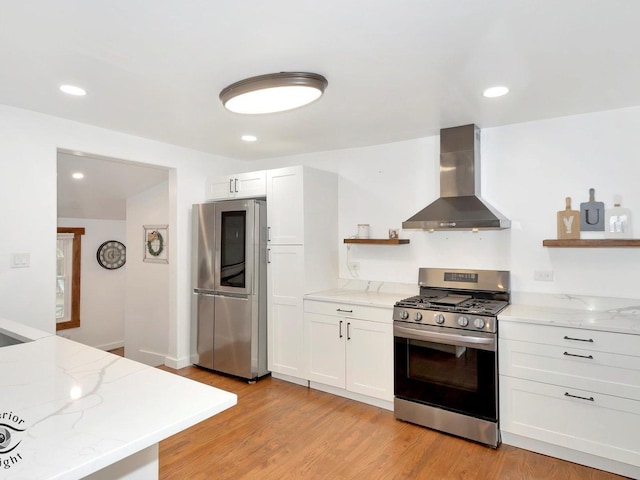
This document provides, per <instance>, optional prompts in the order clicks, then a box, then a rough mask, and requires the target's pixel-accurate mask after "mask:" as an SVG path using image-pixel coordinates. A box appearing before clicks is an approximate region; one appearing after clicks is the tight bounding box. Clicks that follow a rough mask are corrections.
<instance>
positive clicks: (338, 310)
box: [336, 308, 353, 313]
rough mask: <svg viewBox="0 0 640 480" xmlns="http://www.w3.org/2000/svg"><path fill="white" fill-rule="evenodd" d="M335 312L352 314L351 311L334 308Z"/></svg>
mask: <svg viewBox="0 0 640 480" xmlns="http://www.w3.org/2000/svg"><path fill="white" fill-rule="evenodd" d="M336 312H344V313H353V310H343V309H341V308H336Z"/></svg>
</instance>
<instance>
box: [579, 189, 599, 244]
mask: <svg viewBox="0 0 640 480" xmlns="http://www.w3.org/2000/svg"><path fill="white" fill-rule="evenodd" d="M595 196H596V190H595V189H594V188H590V189H589V201H588V202H583V203H581V204H580V231H581V232H597V233H595V234H589V233H587V234H586V235H582V238H604V203H602V202H596V199H595Z"/></svg>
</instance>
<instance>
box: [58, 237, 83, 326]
mask: <svg viewBox="0 0 640 480" xmlns="http://www.w3.org/2000/svg"><path fill="white" fill-rule="evenodd" d="M82 235H84V228H67V227H60V228H58V241H57V244H56V330H64V329H67V328H76V327H79V326H80V260H81V252H82V249H81V241H82Z"/></svg>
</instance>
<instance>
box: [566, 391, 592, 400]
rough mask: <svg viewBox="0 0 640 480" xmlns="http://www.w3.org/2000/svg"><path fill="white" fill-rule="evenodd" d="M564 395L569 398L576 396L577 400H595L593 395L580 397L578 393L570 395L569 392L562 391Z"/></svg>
mask: <svg viewBox="0 0 640 480" xmlns="http://www.w3.org/2000/svg"><path fill="white" fill-rule="evenodd" d="M564 396H565V397H571V398H577V399H579V400H587V401H589V402H595V401H596V400H595V399H594V398H593V397H589V398H587V397H580V396H578V395H571V394H570V393H569V392H564Z"/></svg>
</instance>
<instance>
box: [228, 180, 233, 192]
mask: <svg viewBox="0 0 640 480" xmlns="http://www.w3.org/2000/svg"><path fill="white" fill-rule="evenodd" d="M229 193H233V178H230V179H229Z"/></svg>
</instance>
